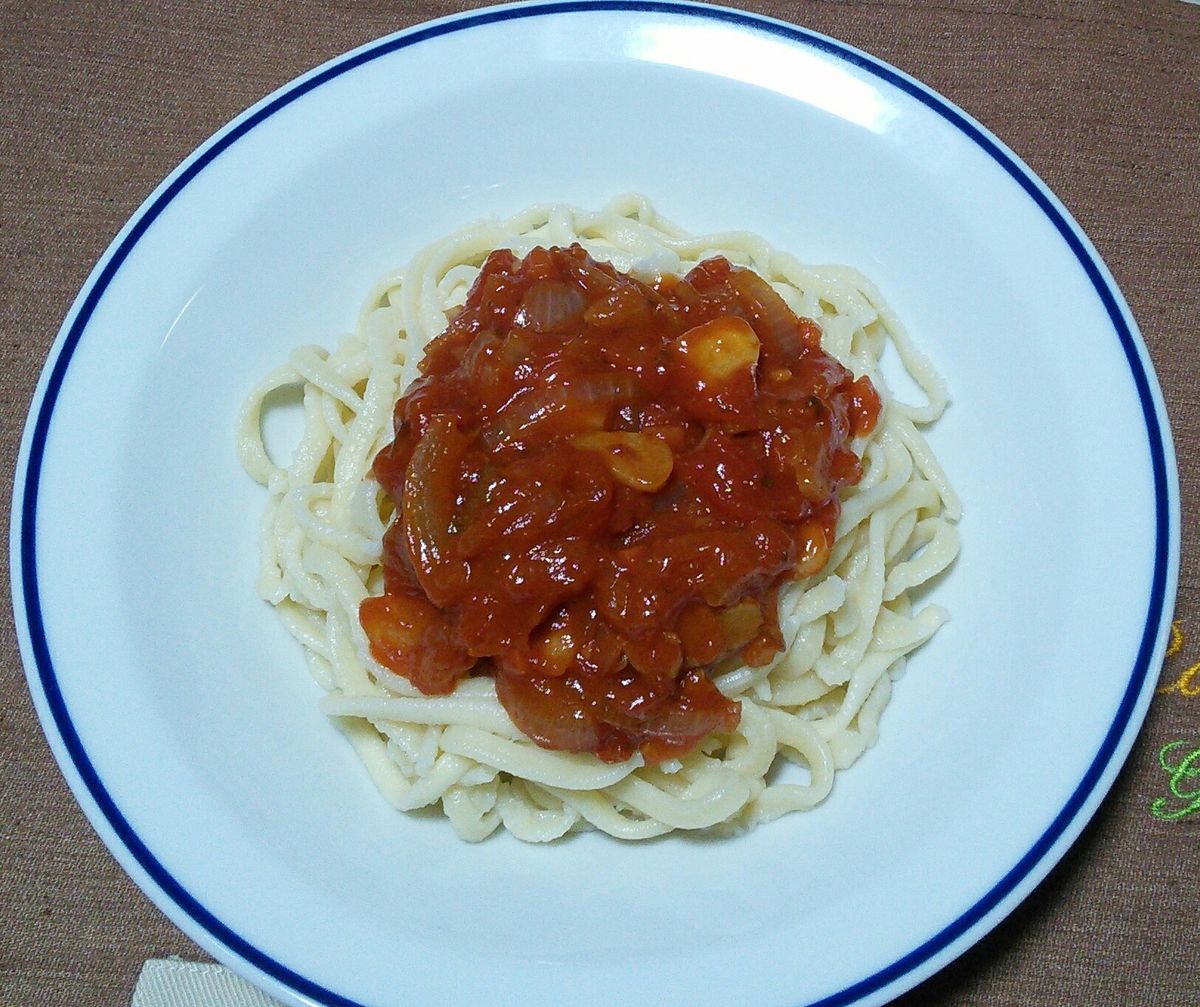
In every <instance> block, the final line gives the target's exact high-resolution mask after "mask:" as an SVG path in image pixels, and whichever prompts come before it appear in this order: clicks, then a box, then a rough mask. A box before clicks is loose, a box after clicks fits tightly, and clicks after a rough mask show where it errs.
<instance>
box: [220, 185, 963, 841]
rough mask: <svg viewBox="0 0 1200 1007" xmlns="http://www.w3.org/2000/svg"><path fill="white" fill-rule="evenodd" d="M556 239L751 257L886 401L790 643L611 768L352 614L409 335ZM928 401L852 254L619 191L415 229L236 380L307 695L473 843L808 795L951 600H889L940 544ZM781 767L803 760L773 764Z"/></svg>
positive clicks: (250, 465)
mask: <svg viewBox="0 0 1200 1007" xmlns="http://www.w3.org/2000/svg"><path fill="white" fill-rule="evenodd" d="M575 241H578V242H580V243H581V244H582V245H583V246H584V247H585V248H586V250H587V251H588V252H589V253H590V254H591V255H592V256H593V257H594V258H596V259H598V260H603V261H609V262H612V263H613V265H614V266H615V267H616V268H617V269H619V270H622V271H633V272H636V273H639V274H653V273H656V272H661V273H672V274H676V275H682V274H684V273H686V272H687V271H688V270H689V269H690V268H691V267H692V266H693V265H694V264H695V263H697V262H698V261H700V260H702V259H704V258H707V257H709V256H712V255H724V256H726V257H727V258H728V259H729V260H730V261H731V262H733V263H735V264H738V265H746V266H749V267H751V268H752V269H754V270H755V271H756V272H758V273H759V275H761V276H763V277H765V278H766V279H768V280H769V281H770V282H771V284H772V286H773V287H774V288H775V289H776V290H777V291H778V292H779V293H780V294H781V295H782V297H783V298H784V300H785V301H786V302H787V303H788V306H789V307H790V308H791V309H792V310H793V311H794V312H795V313H796V314H797V315H800V316H803V317H808V318H812V319H814V320H816V321H817V322H818V323H819V324H820V326H821V328H822V330H823V339H822V346H823V348H824V349H825V351H826V352H827V353H830V354H831V355H832V356H834V357H836V358H837V359H838V360H840V361H841V362H842V363H843V364H844V365H845V366H846V367H848V368H849V369H850V370H852V371H853V372H854V374H855V375H856V376H858V375H862V374H866V375H868V376H869V377H870V378H871V381H872V382H873V383H874V384H875V387H876V388H877V389H878V390H879V392H880V395H881V397H882V399H883V402H884V408H883V413H882V415H881V418H880V421H879V423H878V425H877V427H876V429H875V430H874V431H873V433H872V434H870V435H869V436H868V437H866V438H863V439H862V440H861V441H859V442H856V443H855V444H854V448H855V450H856V452H857V453H859V454H860V455H861V457H862V460H863V476H862V479H861V481H860V482H859V483H858V485H857V486H854V487H852V488H850V489H848V490H846V491H844V492H843V494H842V497H843V507H842V513H841V518H840V520H839V522H838V528H837V540H836V542H835V544H834V547H833V551H832V555H831V557H830V561H829V563H828V565H827V567H826V569H825V570H824V571H823V572H822V573H821V574H819V575H818V576H816V577H813V578H810V579H808V580H804V581H798V582H796V583H794V584H791V585H790V586H788V587H787V588H786V589H785V590H784V591H782V592H781V595H780V626H781V629H782V631H783V635H784V639H785V641H786V644H787V646H786V648H785V650H784V651H783V652H781V653H780V654H778V655H777V656H776V657H775V658H774V659H773V660H772V661H771V663H770V664H768V665H766V666H764V667H759V668H750V667H733V668H729V669H724V670H722V671H721V672H720V673H719V674H716V675H715V679H714V680H715V681H716V683H717V685H718V686H719V688H720V689H721V690H722V692H724V693H725V694H726V695H727V696H729V697H731V698H735V699H737V700H738V701H739V703H740V706H741V720H740V723H739V725H738V727H737V729H736V730H735V731H734V732H733V733H732V734H731V735H728V736H723V735H715V736H712V737H710V738H708V739H706V740H705V741H704V742H702V743H701V745H700V746H698V747H697V748H696V749H695V750H693V751H692V752H691V753H689V754H688V755H687V756H685V757H684V758H682V759H676V760H671V761H669V762H664V763H661V764H659V765H657V766H645V765H643V764H642V759H641V756H640V755H635V756H634V757H633V758H632V759H630V760H628V761H627V762H624V763H620V764H617V765H610V764H607V763H605V762H602V761H601V760H600V759H598V758H596V757H595V756H591V755H579V754H572V753H569V752H559V751H550V750H547V749H543V748H540V747H538V746H537V745H535V744H533V743H532V742H531V741H530V740H529V739H527V738H526V737H524V736H523V735H522V733H521V732H520V731H519V730H517V728H516V727H514V726H513V723H512V721H511V720H510V719H509V716H508V714H507V713H506V712H505V710H504V708H503V707H502V706H501V705H500V703H499V701H498V700H497V698H496V689H495V685H494V682H493V681H492V679H490V678H488V677H482V676H480V677H471V678H467V679H464V680H462V681H461V682H459V683H458V686H457V688H456V689H455V690H454V692H453V693H452V694H451V695H448V696H426V695H423V694H422V693H421V692H420V691H419V690H417V689H416V688H415V687H414V686H413V685H412V684H411V683H410V682H408V681H407V680H406V679H404V678H401V677H400V676H397V675H395V674H394V673H392V672H390V671H389V670H388V669H386V668H384V667H382V666H381V665H380V664H379V663H378V662H377V661H375V660H374V659H373V658H372V657H371V655H370V651H369V648H368V644H367V640H366V636H365V634H364V633H363V631H362V629H361V627H360V626H359V621H358V608H359V605H360V603H361V602H362V601H363V599H364V598H366V597H367V596H368V595H372V594H379V593H381V592H382V571H381V568H380V560H381V543H382V538H383V533H384V530H385V528H386V526H387V520H388V518H389V516H390V511H389V509H388V508H389V505H388V503H387V501H386V500H385V499H384V495H383V493H382V491H381V490H380V488H379V487H378V485H377V484H376V483H375V482H374V480H373V479H372V477H371V463H372V461H373V459H374V457H375V455H376V454H377V453H378V452H379V450H380V449H381V448H382V447H384V446H385V445H386V444H388V443H389V442H390V440H391V438H392V410H393V408H394V405H395V402H396V400H397V398H398V397H399V396H400V395H401V394H402V393H403V391H404V390H405V389H406V388H407V386H408V385H409V383H410V382H411V381H412V380H413V379H414V378H415V377H416V376H417V374H418V371H417V365H418V363H419V361H420V359H421V356H422V353H423V350H424V347H425V345H426V344H427V343H428V342H429V341H430V340H431V339H433V338H434V337H435V336H437V335H438V334H440V333H441V332H442V331H443V330H444V328H445V327H446V314H445V312H446V310H447V309H448V308H450V307H452V306H455V305H459V304H461V303H462V302H463V301H464V300H465V298H466V294H467V291H468V289H469V288H470V286H471V283H472V281H473V279H474V277H475V275H476V274H477V273H478V271H479V267H480V265H481V264H482V262H483V259H484V258H485V257H486V255H487V253H488V252H490V251H492V250H493V249H495V248H502V247H506V248H510V249H512V250H513V251H514V253H515V254H516V255H517V256H518V257H521V256H524V255H525V254H526V253H527V252H528V251H529V250H531V249H532V248H534V247H535V246H538V245H542V246H551V245H568V244H570V243H571V242H575ZM889 342H890V343H891V345H892V346H893V348H894V349H895V351H896V352H897V355H898V356H899V359H900V360H901V362H902V363H903V365H904V367H905V368H906V369H907V371H908V373H909V374H910V375H911V376H912V377H913V379H914V380H915V381H916V383H917V384H918V385H919V386H920V388H921V389H922V391H923V392H924V395H925V398H926V401H925V402H924V403H921V404H918V405H910V404H906V403H904V402H901V401H899V400H898V399H896V398H895V397H893V396H892V395H891V394H890V393H889V391H888V389H887V385H886V382H885V381H884V379H883V376H882V375H881V374H880V371H879V362H880V359H881V357H882V355H883V352H884V348H885V345H886V344H887V343H889ZM288 386H300V387H302V388H303V404H304V405H303V407H304V432H303V435H302V437H301V439H300V441H299V444H298V445H297V447H296V449H295V451H294V452H293V454H292V457H291V459H290V462H289V463H287V464H286V465H282V464H278V463H277V462H276V461H275V460H274V459H272V458H271V457H270V455H269V454H268V452H267V449H266V446H265V444H264V442H263V435H262V422H261V420H262V412H263V408H264V402H265V400H266V399H267V397H268V396H269V395H271V394H272V393H273V392H275V391H277V390H279V389H281V388H284V387H288ZM946 403H947V395H946V389H945V387H944V385H943V382H942V380H941V378H940V377H939V376H938V375H937V373H936V372H935V371H934V369H933V368H932V366H931V365H930V364H929V362H928V361H927V360H926V359H925V357H924V356H923V355H922V354H921V353H920V351H919V350H918V349H917V348H916V347H915V346H914V345H913V343H912V342H911V341H910V340H909V337H908V336H907V335H906V333H905V330H904V328H903V326H902V325H901V324H900V322H899V320H898V319H897V318H896V317H895V315H894V314H893V313H892V312H891V310H890V309H889V308H888V307H887V305H886V304H885V303H884V301H883V299H882V298H881V297H880V295H879V293H878V291H876V290H875V288H874V287H873V286H872V285H871V284H870V283H869V282H868V281H867V280H866V279H865V278H864V277H862V276H861V275H860V274H858V273H857V272H855V271H854V270H852V269H848V268H845V267H840V266H837V267H833V266H821V267H814V266H802V265H801V264H800V263H799V262H797V261H796V259H794V258H793V257H792V256H790V255H787V254H784V253H781V252H778V251H775V250H774V249H772V248H771V247H770V246H769V245H767V243H766V242H765V241H763V239H761V238H758V237H755V236H753V235H750V234H744V233H726V234H715V235H708V236H705V237H689V236H687V235H686V234H684V233H683V232H681V231H680V230H678V229H677V228H675V227H674V226H673V225H671V224H669V223H667V222H666V221H664V220H662V219H661V218H660V217H658V216H657V214H656V213H655V212H654V210H653V209H652V208H651V207H650V205H649V204H648V203H647V202H646V200H645V199H643V198H641V197H638V196H626V197H623V198H621V199H619V200H617V201H615V202H614V203H612V204H611V205H610V206H609V207H607V208H606V209H604V210H602V211H600V212H597V213H592V212H585V211H581V210H578V209H574V208H572V207H567V206H561V205H555V206H539V207H534V208H532V209H530V210H527V211H525V212H524V213H521V214H518V215H517V216H515V217H513V218H511V219H509V220H506V221H501V222H484V223H479V224H475V225H473V226H471V227H468V228H466V229H464V230H462V231H459V232H458V233H456V234H454V235H452V236H451V237H449V238H447V239H445V240H443V241H440V242H438V243H436V244H434V245H431V246H430V247H428V248H426V249H425V250H423V251H422V252H420V253H419V254H418V255H417V257H416V258H415V259H414V260H413V262H412V263H411V264H410V265H409V267H408V268H407V269H405V270H403V271H401V272H397V273H394V274H392V275H389V276H388V277H386V278H385V279H384V280H383V281H382V282H381V283H380V284H379V286H378V287H377V288H376V290H375V292H374V293H373V294H372V295H371V297H370V299H369V300H368V301H367V304H366V306H365V307H364V309H363V311H362V313H361V316H360V319H359V324H358V329H357V331H356V332H355V333H354V334H353V335H350V336H347V337H345V338H344V339H343V340H342V342H341V344H340V345H339V346H338V348H337V349H336V350H335V351H334V352H332V353H330V352H327V351H326V350H324V349H321V348H319V347H315V346H304V347H301V348H299V349H297V350H295V351H294V352H293V353H292V355H291V357H290V358H289V361H288V363H287V364H285V365H284V366H282V367H280V368H278V369H276V370H275V371H273V372H272V373H271V374H269V375H267V377H266V378H264V379H263V380H262V381H261V382H260V383H259V384H258V385H257V386H256V387H255V388H254V389H253V391H252V392H251V393H250V395H249V397H248V398H247V399H246V401H245V403H244V405H243V406H242V409H241V412H240V415H239V419H238V454H239V457H240V460H241V462H242V465H243V466H244V467H245V469H246V471H247V472H248V473H250V475H251V476H253V477H254V478H255V479H256V480H258V481H259V482H260V483H262V484H263V485H264V486H266V488H267V490H268V493H269V500H268V503H267V507H266V511H265V513H264V515H263V519H262V557H261V567H260V571H259V576H258V585H257V586H258V592H259V594H260V595H261V596H262V597H263V598H264V599H266V600H267V601H269V602H270V603H271V604H272V605H274V606H275V607H276V610H277V611H278V613H279V615H280V617H281V618H282V619H283V622H284V625H286V627H287V628H288V630H289V631H290V632H291V633H292V635H293V636H295V637H296V639H297V640H299V641H300V643H301V644H303V646H304V652H305V654H306V656H307V658H308V664H309V668H310V670H311V671H312V674H313V676H314V677H315V678H316V680H317V681H318V682H319V683H320V685H321V686H322V687H323V688H324V689H325V690H326V691H327V693H328V694H327V695H326V697H325V698H324V699H323V700H322V703H321V708H322V709H323V710H324V712H325V713H326V714H328V715H329V716H331V717H334V718H336V719H337V721H338V723H339V724H340V725H341V726H342V728H343V730H344V731H345V733H346V735H347V737H348V738H349V739H350V741H351V742H352V743H353V744H354V746H355V748H356V749H357V751H358V753H359V755H360V756H361V757H362V759H363V762H364V763H365V765H366V767H367V769H368V771H369V772H370V774H371V777H372V778H373V780H374V781H375V783H376V785H377V786H378V787H379V789H380V791H381V792H382V793H383V794H384V796H385V797H386V798H387V799H388V800H389V801H390V802H391V803H392V804H393V805H395V807H397V808H399V809H401V810H405V811H408V810H413V809H416V808H421V807H425V806H428V805H435V804H437V803H439V802H440V803H441V806H442V808H443V810H444V812H445V814H446V815H447V817H449V819H450V821H451V823H452V824H453V826H454V829H455V831H456V832H457V833H458V834H459V836H461V837H462V838H463V839H468V840H479V839H483V838H484V837H486V836H488V835H489V834H491V833H492V832H493V831H494V830H495V829H496V828H497V827H498V826H500V825H501V824H503V825H504V827H505V828H507V829H508V830H509V831H510V832H512V833H513V834H514V835H515V836H517V837H518V838H520V839H523V840H528V841H531V842H540V841H546V840H551V839H555V838H557V837H559V836H562V835H563V834H564V833H567V832H569V831H572V830H579V829H584V828H589V827H595V828H597V829H601V830H603V831H604V832H607V833H609V834H610V835H612V836H616V837H618V838H621V839H645V838H648V837H651V836H657V835H661V834H663V833H665V832H670V831H671V830H673V829H689V830H695V829H713V830H718V831H721V832H733V831H738V830H742V829H745V828H748V827H751V826H754V825H756V824H759V823H762V822H766V821H770V820H772V819H774V818H778V817H779V816H780V815H783V814H786V813H788V812H790V811H802V810H806V809H809V808H812V807H814V806H815V805H817V804H819V803H820V802H821V801H823V800H824V799H825V798H826V796H827V795H828V794H829V792H830V789H831V788H832V786H833V779H834V775H835V773H836V771H837V770H839V769H845V768H846V767H847V766H849V765H851V764H852V763H853V762H855V761H856V760H857V759H858V757H859V756H860V755H861V754H862V753H863V752H864V751H865V750H866V749H867V748H869V747H870V746H871V745H873V744H874V742H875V740H876V737H877V734H878V729H879V718H880V714H881V713H882V711H883V708H884V707H885V706H886V705H887V702H888V699H889V697H890V695H891V690H892V681H893V679H895V678H896V677H897V676H898V675H899V674H900V673H901V672H902V671H903V669H904V664H905V660H906V658H907V655H908V654H910V653H911V652H912V651H913V650H914V649H916V648H917V647H919V646H920V645H921V644H922V643H924V642H925V641H926V640H928V639H929V638H930V637H931V636H932V635H933V634H934V632H936V631H937V629H938V627H939V626H941V625H942V623H943V622H945V620H946V618H947V616H946V613H945V612H944V611H943V610H942V609H940V608H938V607H937V606H934V605H929V606H926V607H924V608H921V609H919V610H915V611H914V609H913V606H912V604H911V603H910V601H909V598H908V592H909V591H910V590H911V589H912V588H914V587H917V586H919V585H921V584H924V583H926V582H928V581H929V580H930V579H931V578H933V577H935V576H936V575H937V574H938V573H940V572H941V571H942V570H944V569H946V567H947V566H949V564H950V563H951V562H952V561H953V560H954V557H955V556H956V555H957V553H958V547H959V542H958V532H957V528H956V526H955V523H954V522H956V521H957V519H958V517H959V514H960V510H961V507H960V504H959V501H958V498H957V497H956V495H955V493H954V490H953V489H952V488H951V486H950V484H949V482H948V480H947V478H946V475H945V473H944V472H943V471H942V468H941V466H940V465H939V464H938V462H937V460H936V459H935V458H934V456H933V454H932V452H931V451H930V449H929V447H928V445H927V443H926V441H925V439H924V437H923V436H922V434H921V428H922V427H924V426H927V425H928V424H930V423H932V422H933V421H934V420H936V419H937V418H938V417H939V416H940V415H941V414H942V412H943V410H944V409H945V406H946ZM788 764H790V765H792V766H794V767H798V769H799V770H801V772H794V771H783V772H781V771H780V770H781V769H784V770H786V766H787V765H788ZM791 777H795V778H796V779H795V780H792V781H791V782H789V778H791Z"/></svg>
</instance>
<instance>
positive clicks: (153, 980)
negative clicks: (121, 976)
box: [130, 958, 281, 1007]
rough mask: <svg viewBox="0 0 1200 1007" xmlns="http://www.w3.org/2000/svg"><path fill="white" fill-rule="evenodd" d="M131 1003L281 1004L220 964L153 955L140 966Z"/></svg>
mask: <svg viewBox="0 0 1200 1007" xmlns="http://www.w3.org/2000/svg"><path fill="white" fill-rule="evenodd" d="M130 1007H281V1005H280V1003H279V1001H278V1000H272V999H271V998H270V997H269V996H267V995H266V994H265V993H263V992H261V991H260V990H258V989H256V988H255V987H253V986H251V985H250V984H249V983H248V982H246V980H245V979H243V978H241V976H238V975H235V974H234V973H233V972H230V971H229V969H227V968H225V967H224V966H223V965H209V964H201V963H200V962H185V961H183V960H182V959H180V958H152V959H151V960H150V961H148V962H146V964H145V965H143V966H142V972H141V975H139V976H138V981H137V985H136V986H135V987H134V990H133V1003H132V1004H131V1005H130Z"/></svg>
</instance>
